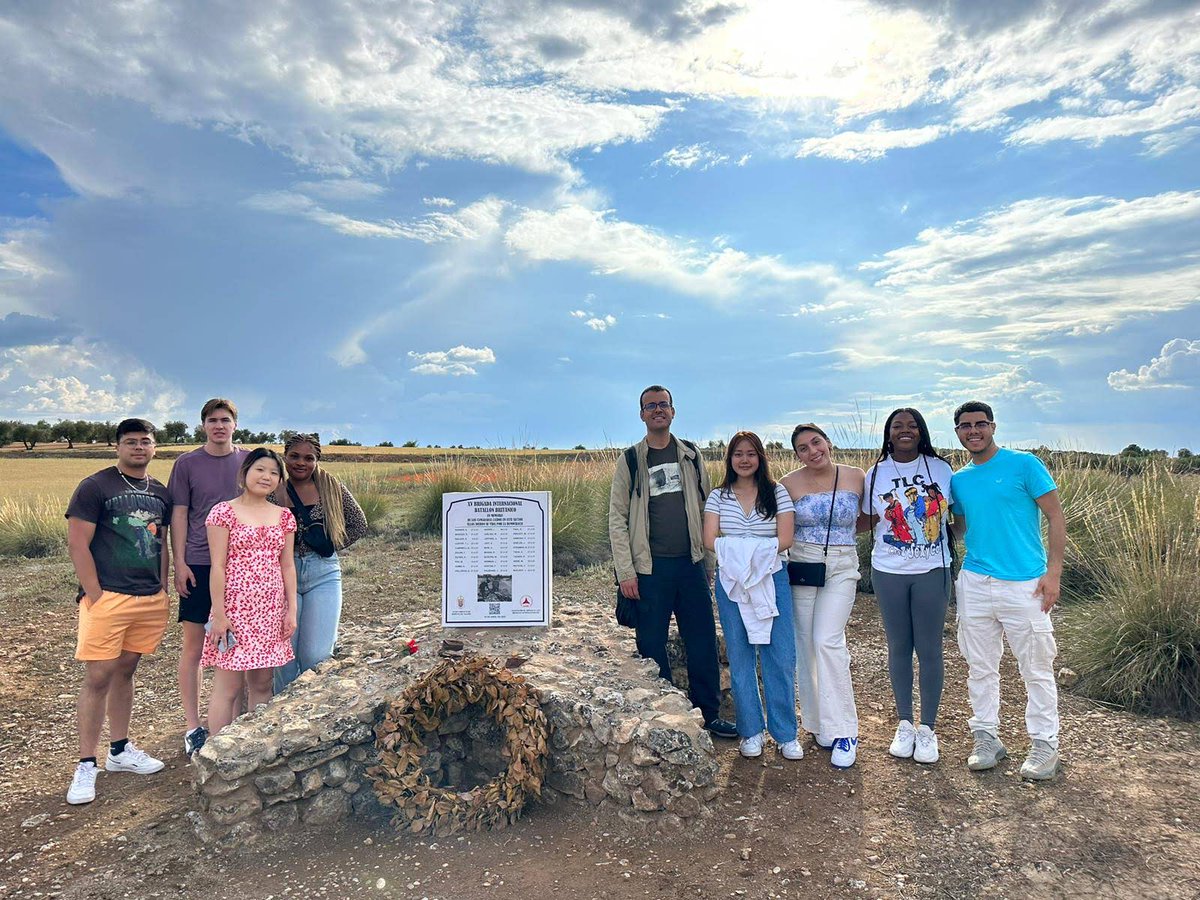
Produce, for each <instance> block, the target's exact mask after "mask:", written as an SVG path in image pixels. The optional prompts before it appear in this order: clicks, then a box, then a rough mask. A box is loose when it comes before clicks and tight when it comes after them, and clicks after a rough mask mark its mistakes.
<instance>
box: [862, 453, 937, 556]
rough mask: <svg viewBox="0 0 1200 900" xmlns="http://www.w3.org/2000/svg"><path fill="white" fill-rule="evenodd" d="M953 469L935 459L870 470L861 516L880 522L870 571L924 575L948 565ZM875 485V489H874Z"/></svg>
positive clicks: (880, 465)
mask: <svg viewBox="0 0 1200 900" xmlns="http://www.w3.org/2000/svg"><path fill="white" fill-rule="evenodd" d="M952 474H954V473H953V471H952V470H951V469H950V466H949V465H948V464H946V463H944V462H942V460H940V459H937V458H936V457H931V456H918V457H917V458H916V459H914V460H913V461H912V462H907V463H902V462H896V461H895V460H894V459H892V458H891V456H889V457H888V458H887V459H885V460H884V461H883V462H881V463H878V464H877V465H874V466H872V467H871V468H870V469H868V470H867V480H866V482H865V487H864V488H863V499H862V511H863V512H864V513H867V514H868V515H873V516H877V517H878V519H879V521H878V522H877V523H876V524H875V535H874V536H875V546H874V548H873V549H872V550H871V565H872V566H874V567H875V568H876V569H878V570H879V571H881V572H889V573H891V574H893V575H920V574H921V573H923V572H928V571H930V570H932V569H939V568H942V567H943V566H945V567H948V566H949V565H950V539H949V535H948V534H947V533H946V529H947V525H948V522H949V519H950V503H951V502H952V500H953V498H952V497H951V495H950V476H951V475H952ZM872 479H873V480H874V485H873V486H872Z"/></svg>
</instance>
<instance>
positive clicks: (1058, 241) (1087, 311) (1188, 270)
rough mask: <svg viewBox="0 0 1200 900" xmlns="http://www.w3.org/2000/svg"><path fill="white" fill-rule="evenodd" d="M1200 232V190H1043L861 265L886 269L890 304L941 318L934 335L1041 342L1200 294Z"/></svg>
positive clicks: (1026, 344) (942, 339)
mask: <svg viewBox="0 0 1200 900" xmlns="http://www.w3.org/2000/svg"><path fill="white" fill-rule="evenodd" d="M1198 230H1200V191H1190V192H1188V191H1170V192H1166V193H1162V194H1156V195H1153V196H1149V197H1137V198H1134V199H1131V200H1124V199H1119V198H1115V197H1103V196H1093V197H1080V198H1061V197H1040V198H1033V199H1030V200H1022V201H1020V202H1017V203H1013V204H1010V205H1008V206H1005V207H1002V208H1000V209H997V210H993V211H990V212H988V213H985V214H983V215H981V216H979V217H977V218H975V219H969V220H965V221H961V222H956V223H954V224H953V225H951V226H948V227H943V228H928V229H925V230H924V231H922V232H921V233H920V234H918V235H917V240H916V242H915V243H913V244H910V245H908V246H905V247H900V248H897V249H895V250H891V251H889V252H887V253H885V254H883V256H882V258H880V259H878V260H875V261H872V262H868V263H864V264H863V265H862V267H861V268H862V269H863V270H864V271H867V272H871V271H874V272H879V273H880V275H881V277H880V279H879V280H878V281H877V282H876V287H877V288H879V289H881V290H882V291H883V293H882V295H881V296H880V297H879V298H878V300H877V303H878V304H880V306H881V308H883V309H886V310H887V311H888V312H889V313H890V314H892V315H897V316H903V317H910V318H913V317H916V318H923V319H925V320H927V321H929V322H930V326H929V330H928V331H927V332H925V336H926V339H928V340H931V341H935V342H938V343H948V344H958V345H962V346H969V347H989V346H990V347H999V348H1003V349H1009V350H1029V349H1031V345H1037V344H1038V343H1041V342H1044V341H1046V340H1049V339H1051V338H1061V337H1063V336H1069V335H1084V334H1097V333H1103V332H1105V331H1108V330H1110V329H1112V328H1114V327H1115V326H1117V325H1118V324H1120V323H1122V322H1126V321H1129V320H1131V319H1135V318H1142V317H1146V316H1149V315H1153V314H1157V313H1162V312H1168V311H1171V310H1180V309H1184V308H1187V307H1190V306H1192V305H1194V304H1196V303H1197V302H1200V294H1198V292H1197V284H1200V262H1198V261H1197V259H1196V257H1195V247H1194V242H1193V241H1191V238H1190V235H1193V234H1195V233H1197V231H1198ZM939 320H941V321H940V322H939Z"/></svg>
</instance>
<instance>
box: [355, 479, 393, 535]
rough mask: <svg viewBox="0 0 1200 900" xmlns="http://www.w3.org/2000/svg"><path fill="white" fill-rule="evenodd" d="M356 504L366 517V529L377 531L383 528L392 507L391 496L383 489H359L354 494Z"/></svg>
mask: <svg viewBox="0 0 1200 900" xmlns="http://www.w3.org/2000/svg"><path fill="white" fill-rule="evenodd" d="M354 499H355V500H357V501H358V505H359V506H361V507H362V511H363V515H364V516H366V517H367V530H368V531H370V532H372V533H378V532H379V531H380V530H381V529H382V528H383V523H384V520H385V519H386V518H387V514H388V512H389V511H390V510H391V508H392V497H391V495H390V494H385V493H384V492H383V491H374V490H368V491H360V492H359V493H357V494H355V495H354Z"/></svg>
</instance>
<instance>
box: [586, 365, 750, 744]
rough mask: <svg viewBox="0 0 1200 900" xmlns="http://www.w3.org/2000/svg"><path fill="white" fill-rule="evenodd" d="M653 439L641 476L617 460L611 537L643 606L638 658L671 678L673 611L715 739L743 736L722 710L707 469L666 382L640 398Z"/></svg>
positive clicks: (693, 689) (643, 447) (691, 689)
mask: <svg viewBox="0 0 1200 900" xmlns="http://www.w3.org/2000/svg"><path fill="white" fill-rule="evenodd" d="M638 406H639V408H640V410H641V418H642V421H643V422H645V423H646V438H645V440H643V441H641V442H640V443H638V444H637V445H636V446H635V447H634V450H635V453H636V456H637V474H636V478H635V479H633V480H631V479H630V472H629V465H628V464H627V463H626V461H625V457H624V455H622V456H621V458H620V459H619V460H618V461H617V470H616V472H615V474H614V476H613V484H612V492H611V493H610V494H609V503H608V535H609V540H610V542H611V544H612V554H613V565H614V567H615V568H616V570H617V580H618V581H619V582H620V585H621V593H622V594H624V595H625V596H626V597H628V598H629V599H631V600H636V601H637V617H638V618H637V648H638V653H640V654H641V655H642V656H645V657H647V658H649V659H653V660H654V661H655V662H657V663H658V669H659V674H660V675H661V676H662V677H663V678H666V679H667V680H668V681H669V680H670V679H671V666H670V663H668V661H667V629H668V628H669V626H670V624H671V616H672V614H674V616H675V622H676V624H677V625H678V626H679V636H680V637H681V638H682V639H683V646H684V649H685V650H686V651H687V670H688V693H689V696H690V698H691V701H692V703H693V704H695V705H696V706H697V707H699V709H700V712H701V713H702V714H703V716H704V727H705V728H707V729H708V730H709V732H711V733H712V734H713V735H714V736H716V737H723V738H734V737H737V727H736V726H735V725H734V724H733V723H732V722H728V721H726V720H724V719H721V718H719V717H718V711H719V709H720V706H721V688H720V676H719V670H718V662H717V629H716V623H715V621H714V619H713V607H712V595H711V594H710V593H709V579H710V576H709V575H708V574H707V573H706V571H705V553H704V546H703V543H702V527H701V516H702V514H703V510H704V499H705V497H706V496H707V495H708V491H709V479H708V470H707V469H706V468H705V467H704V463H703V461H702V460H700V459H699V457H698V452H699V451H697V450H696V448H695V447H694V446H692V445H691V444H688V443H687V442H683V443H680V442H679V441H677V440H675V438H674V437H673V436H672V435H671V422H672V421H673V420H674V418H675V407H674V404H673V401H672V399H671V392H670V391H668V390H667V389H666V388H665V387H663V386H662V385H658V384H655V385H651V386H650V387H648V388H646V389H645V390H644V391H642V395H641V398H640V399H639V401H638Z"/></svg>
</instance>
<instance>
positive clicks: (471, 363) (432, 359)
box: [408, 344, 496, 376]
mask: <svg viewBox="0 0 1200 900" xmlns="http://www.w3.org/2000/svg"><path fill="white" fill-rule="evenodd" d="M408 356H409V359H412V360H414V361H416V362H417V365H415V366H413V367H412V368H411V369H410V370H409V371H411V372H416V373H417V374H418V375H456V376H457V375H478V374H479V370H478V369H477V368H476V367H477V366H481V365H490V364H492V363H494V362H495V361H496V354H495V353H493V352H492V349H491V348H490V347H478V348H475V347H466V346H463V345H462V344H460V345H459V346H457V347H451V348H450V349H449V350H432V351H429V352H427V353H416V352H414V351H412V350H410V351H409V352H408Z"/></svg>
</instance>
